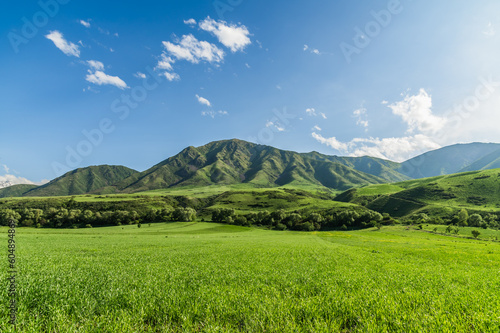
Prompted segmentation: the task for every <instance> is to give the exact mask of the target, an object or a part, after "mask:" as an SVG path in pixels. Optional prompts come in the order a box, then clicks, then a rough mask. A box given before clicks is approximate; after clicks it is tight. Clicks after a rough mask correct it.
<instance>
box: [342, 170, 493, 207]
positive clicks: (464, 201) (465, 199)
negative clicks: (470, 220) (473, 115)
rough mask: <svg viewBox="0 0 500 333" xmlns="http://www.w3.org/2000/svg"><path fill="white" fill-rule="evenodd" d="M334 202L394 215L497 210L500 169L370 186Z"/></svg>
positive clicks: (346, 194) (347, 193) (355, 190)
mask: <svg viewBox="0 0 500 333" xmlns="http://www.w3.org/2000/svg"><path fill="white" fill-rule="evenodd" d="M335 200H337V201H341V202H350V203H357V204H362V205H363V206H365V207H367V208H369V209H372V210H376V211H378V212H381V213H389V214H390V215H392V216H406V215H409V214H413V213H415V212H432V213H433V215H440V214H441V215H446V214H447V213H449V212H451V211H456V210H460V209H462V208H467V209H469V210H473V211H494V210H498V209H499V208H500V169H493V170H485V171H471V172H464V173H457V174H452V175H445V176H437V177H431V178H423V179H418V180H409V181H405V182H400V183H394V184H383V185H370V186H367V187H363V188H356V189H350V190H348V191H345V192H343V193H341V194H340V195H338V196H337V197H336V198H335Z"/></svg>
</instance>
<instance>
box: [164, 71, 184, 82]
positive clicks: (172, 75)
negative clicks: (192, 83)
mask: <svg viewBox="0 0 500 333" xmlns="http://www.w3.org/2000/svg"><path fill="white" fill-rule="evenodd" d="M162 74H163V76H165V77H166V78H167V80H169V81H176V80H180V78H181V77H180V76H179V74H177V73H170V72H165V73H162Z"/></svg>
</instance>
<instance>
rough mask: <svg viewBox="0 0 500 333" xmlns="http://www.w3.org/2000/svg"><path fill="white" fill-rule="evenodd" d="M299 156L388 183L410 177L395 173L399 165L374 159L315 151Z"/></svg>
mask: <svg viewBox="0 0 500 333" xmlns="http://www.w3.org/2000/svg"><path fill="white" fill-rule="evenodd" d="M301 155H302V156H305V157H308V158H312V159H316V160H319V161H330V162H335V163H341V164H343V165H345V166H347V167H350V168H353V169H356V170H358V171H361V172H364V173H368V174H370V175H373V176H377V177H380V178H382V179H384V180H385V181H387V182H390V183H392V182H400V181H404V180H408V179H410V177H408V176H405V175H403V174H401V173H399V172H398V171H396V170H397V169H399V168H400V164H399V163H397V162H393V161H388V160H383V159H380V158H376V157H370V156H363V157H343V156H330V155H323V154H320V153H318V152H315V151H314V152H311V153H301Z"/></svg>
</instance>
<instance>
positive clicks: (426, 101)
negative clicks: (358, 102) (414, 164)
mask: <svg viewBox="0 0 500 333" xmlns="http://www.w3.org/2000/svg"><path fill="white" fill-rule="evenodd" d="M383 104H386V105H387V104H388V103H383ZM387 106H388V107H389V108H390V109H391V110H392V112H393V114H394V115H397V116H399V117H401V118H402V120H403V121H404V122H405V123H406V125H407V133H408V134H410V135H407V136H403V137H390V138H373V137H370V138H353V139H352V140H350V141H347V142H342V141H340V140H338V139H337V138H336V137H330V138H328V137H323V136H322V135H320V134H318V133H316V132H313V133H312V137H313V138H314V139H316V140H317V141H318V142H320V143H322V144H325V145H327V146H329V147H331V148H333V149H336V150H338V151H340V152H341V153H342V154H347V155H349V156H365V155H368V156H373V157H379V158H384V159H390V160H393V161H398V162H400V161H404V160H407V159H409V158H411V157H413V156H415V155H417V154H420V153H423V152H425V151H428V150H431V149H437V148H440V147H441V144H440V143H438V140H436V138H435V137H434V135H435V134H436V133H439V132H440V130H441V131H442V130H443V128H444V126H445V125H446V119H445V118H443V117H438V116H436V115H434V114H433V113H432V110H431V107H432V98H431V96H429V95H428V94H427V93H426V92H425V90H423V89H421V90H420V91H419V93H418V94H417V95H414V96H409V95H406V96H404V98H403V100H402V101H400V102H396V103H393V104H390V105H387ZM366 114H367V110H366V109H365V108H360V109H357V110H355V111H354V112H353V115H354V117H355V118H356V123H357V124H358V125H361V126H363V127H367V126H368V121H367V120H366V118H365V117H366Z"/></svg>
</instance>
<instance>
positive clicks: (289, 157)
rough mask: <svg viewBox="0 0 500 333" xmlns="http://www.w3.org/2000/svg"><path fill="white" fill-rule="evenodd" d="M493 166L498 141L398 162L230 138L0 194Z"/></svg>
mask: <svg viewBox="0 0 500 333" xmlns="http://www.w3.org/2000/svg"><path fill="white" fill-rule="evenodd" d="M494 168H500V144H496V143H470V144H457V145H453V146H448V147H443V148H440V149H436V150H433V151H430V152H427V153H425V154H422V155H419V156H417V157H414V158H412V159H410V160H408V161H405V162H403V163H397V162H393V161H389V160H384V159H380V158H374V157H369V156H363V157H342V156H330V155H324V154H321V153H318V152H310V153H297V152H293V151H286V150H280V149H277V148H274V147H271V146H265V145H259V144H255V143H251V142H247V141H243V140H238V139H232V140H221V141H214V142H210V143H208V144H206V145H203V146H200V147H192V146H190V147H187V148H185V149H183V150H182V151H181V152H180V153H178V154H177V155H175V156H172V157H170V158H167V159H166V160H163V161H162V162H160V163H158V164H156V165H155V166H153V167H151V168H149V169H147V170H146V171H143V172H138V171H136V170H132V169H130V168H127V167H124V166H110V165H99V166H91V167H86V168H80V169H76V170H73V171H70V172H68V173H66V174H64V175H62V176H60V177H58V178H56V179H54V180H52V181H51V182H49V183H47V184H45V185H42V186H35V185H14V186H10V187H6V188H2V189H0V198H2V197H13V196H65V195H78V194H87V193H94V194H108V193H120V192H124V193H132V192H140V191H147V190H155V189H162V188H170V187H178V186H206V185H230V184H240V183H248V184H251V185H254V186H256V187H276V186H284V185H308V186H309V185H312V186H319V187H326V188H330V189H334V190H340V191H343V190H346V189H349V188H352V187H360V186H364V185H369V184H381V183H394V182H401V181H406V180H410V179H418V178H425V177H434V176H440V175H449V174H453V173H457V172H465V171H476V170H487V169H494Z"/></svg>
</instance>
